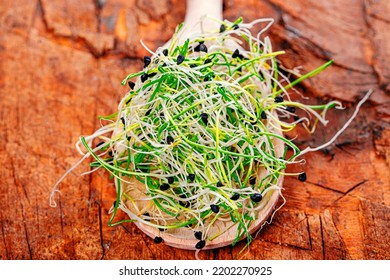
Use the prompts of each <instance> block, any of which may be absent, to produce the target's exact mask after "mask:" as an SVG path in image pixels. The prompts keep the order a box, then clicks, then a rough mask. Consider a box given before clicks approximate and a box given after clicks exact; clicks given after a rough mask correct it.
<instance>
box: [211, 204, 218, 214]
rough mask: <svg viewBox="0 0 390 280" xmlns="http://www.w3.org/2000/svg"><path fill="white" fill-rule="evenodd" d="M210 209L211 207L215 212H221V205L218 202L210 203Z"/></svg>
mask: <svg viewBox="0 0 390 280" xmlns="http://www.w3.org/2000/svg"><path fill="white" fill-rule="evenodd" d="M210 209H211V211H213V212H214V213H218V212H219V206H218V205H216V204H211V205H210Z"/></svg>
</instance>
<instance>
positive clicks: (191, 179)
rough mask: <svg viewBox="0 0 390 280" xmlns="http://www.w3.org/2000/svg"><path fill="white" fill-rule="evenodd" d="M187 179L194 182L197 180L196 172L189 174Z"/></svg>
mask: <svg viewBox="0 0 390 280" xmlns="http://www.w3.org/2000/svg"><path fill="white" fill-rule="evenodd" d="M187 179H188V180H190V181H191V182H193V181H194V180H195V174H188V176H187Z"/></svg>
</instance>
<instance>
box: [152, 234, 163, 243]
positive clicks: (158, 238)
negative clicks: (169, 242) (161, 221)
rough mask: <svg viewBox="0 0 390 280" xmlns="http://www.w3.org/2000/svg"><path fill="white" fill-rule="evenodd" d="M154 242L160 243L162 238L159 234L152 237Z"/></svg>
mask: <svg viewBox="0 0 390 280" xmlns="http://www.w3.org/2000/svg"><path fill="white" fill-rule="evenodd" d="M153 241H154V243H156V244H159V243H161V242H162V241H163V240H162V238H161V237H160V236H156V237H155V238H154V240H153Z"/></svg>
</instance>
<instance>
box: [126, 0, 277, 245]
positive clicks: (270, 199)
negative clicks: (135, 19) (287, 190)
mask: <svg viewBox="0 0 390 280" xmlns="http://www.w3.org/2000/svg"><path fill="white" fill-rule="evenodd" d="M205 15H207V16H208V17H212V18H214V19H218V20H222V0H213V1H210V0H187V12H186V17H185V21H184V28H185V29H184V30H185V31H184V32H185V33H184V35H183V36H182V37H184V39H185V38H186V36H188V35H190V34H194V33H200V32H201V31H202V30H208V29H209V28H212V29H214V30H215V29H217V30H218V28H219V24H218V23H217V22H216V21H213V20H210V19H205V20H204V21H202V25H200V24H199V20H200V18H201V17H203V16H205ZM275 117H277V116H276V115H275ZM274 146H275V149H276V151H275V152H276V157H281V156H282V155H283V152H284V143H283V141H281V140H278V139H276V138H275V140H274ZM257 172H258V178H262V177H264V176H265V170H264V169H260V170H257ZM282 183H283V176H280V177H279V180H278V182H277V185H278V186H282ZM128 186H130V187H128V188H126V185H124V186H123V188H122V189H127V190H126V193H127V195H129V196H130V197H132V198H133V202H134V201H137V202H136V207H134V203H130V202H128V203H126V206H124V205H123V204H121V206H120V208H121V209H122V210H123V211H125V212H126V213H127V214H128V215H129V216H130V218H131V219H135V218H137V214H136V213H137V212H138V215H139V214H140V213H143V211H144V209H148V207H150V204H149V203H150V202H148V200H146V198H147V196H146V194H145V185H144V184H142V183H140V182H139V181H137V180H135V179H134V180H132V181H131V182H130V183H129V184H128ZM279 196H280V192H279V191H277V190H274V191H269V192H268V193H267V194H266V195H265V196H264V198H263V200H262V201H261V202H260V203H259V206H260V210H259V212H258V217H257V220H256V221H255V222H253V223H252V225H251V226H250V228H249V232H250V233H253V232H255V231H256V230H258V229H259V228H260V227H261V226H262V225H263V224H264V223H265V222H266V220H267V218H268V217H269V216H270V215H271V214H272V213H273V212H274V210H275V206H276V203H277V201H278V198H279ZM143 198H145V200H143ZM135 224H136V225H137V226H138V228H139V229H141V230H142V231H143V232H144V233H146V234H147V235H148V236H150V237H152V238H155V237H156V236H159V237H161V238H162V239H163V241H164V243H165V244H167V245H169V246H172V247H176V248H181V249H190V250H195V249H196V248H195V245H196V244H197V243H198V242H199V240H198V239H196V238H195V237H194V230H193V229H190V228H180V229H173V230H171V229H170V230H168V231H163V232H161V231H159V230H158V229H156V228H154V227H151V226H149V225H146V224H144V223H141V222H135ZM237 227H238V224H234V223H233V222H231V221H227V222H223V221H217V222H215V223H214V224H213V227H212V228H211V229H210V231H209V232H208V234H207V235H208V237H209V236H214V235H217V237H216V238H214V239H212V240H206V245H205V247H203V249H214V248H218V247H223V246H227V245H231V244H232V242H233V241H234V240H235V239H236V233H237ZM221 231H222V234H221Z"/></svg>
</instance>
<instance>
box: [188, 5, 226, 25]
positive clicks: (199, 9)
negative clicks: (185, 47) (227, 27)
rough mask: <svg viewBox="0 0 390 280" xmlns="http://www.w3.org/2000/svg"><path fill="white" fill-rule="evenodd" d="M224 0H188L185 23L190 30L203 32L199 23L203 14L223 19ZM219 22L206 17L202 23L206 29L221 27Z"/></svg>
mask: <svg viewBox="0 0 390 280" xmlns="http://www.w3.org/2000/svg"><path fill="white" fill-rule="evenodd" d="M222 3H223V0H187V11H186V16H185V19H184V24H185V26H186V27H187V28H188V32H201V31H202V30H201V26H200V25H199V24H197V23H198V22H199V20H200V19H201V18H202V17H203V16H208V17H211V18H214V19H217V20H222V17H223V16H222ZM219 25H220V24H219V23H218V22H216V21H214V20H210V19H205V20H204V21H203V23H202V27H203V29H204V30H206V31H207V30H213V29H217V28H219Z"/></svg>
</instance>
